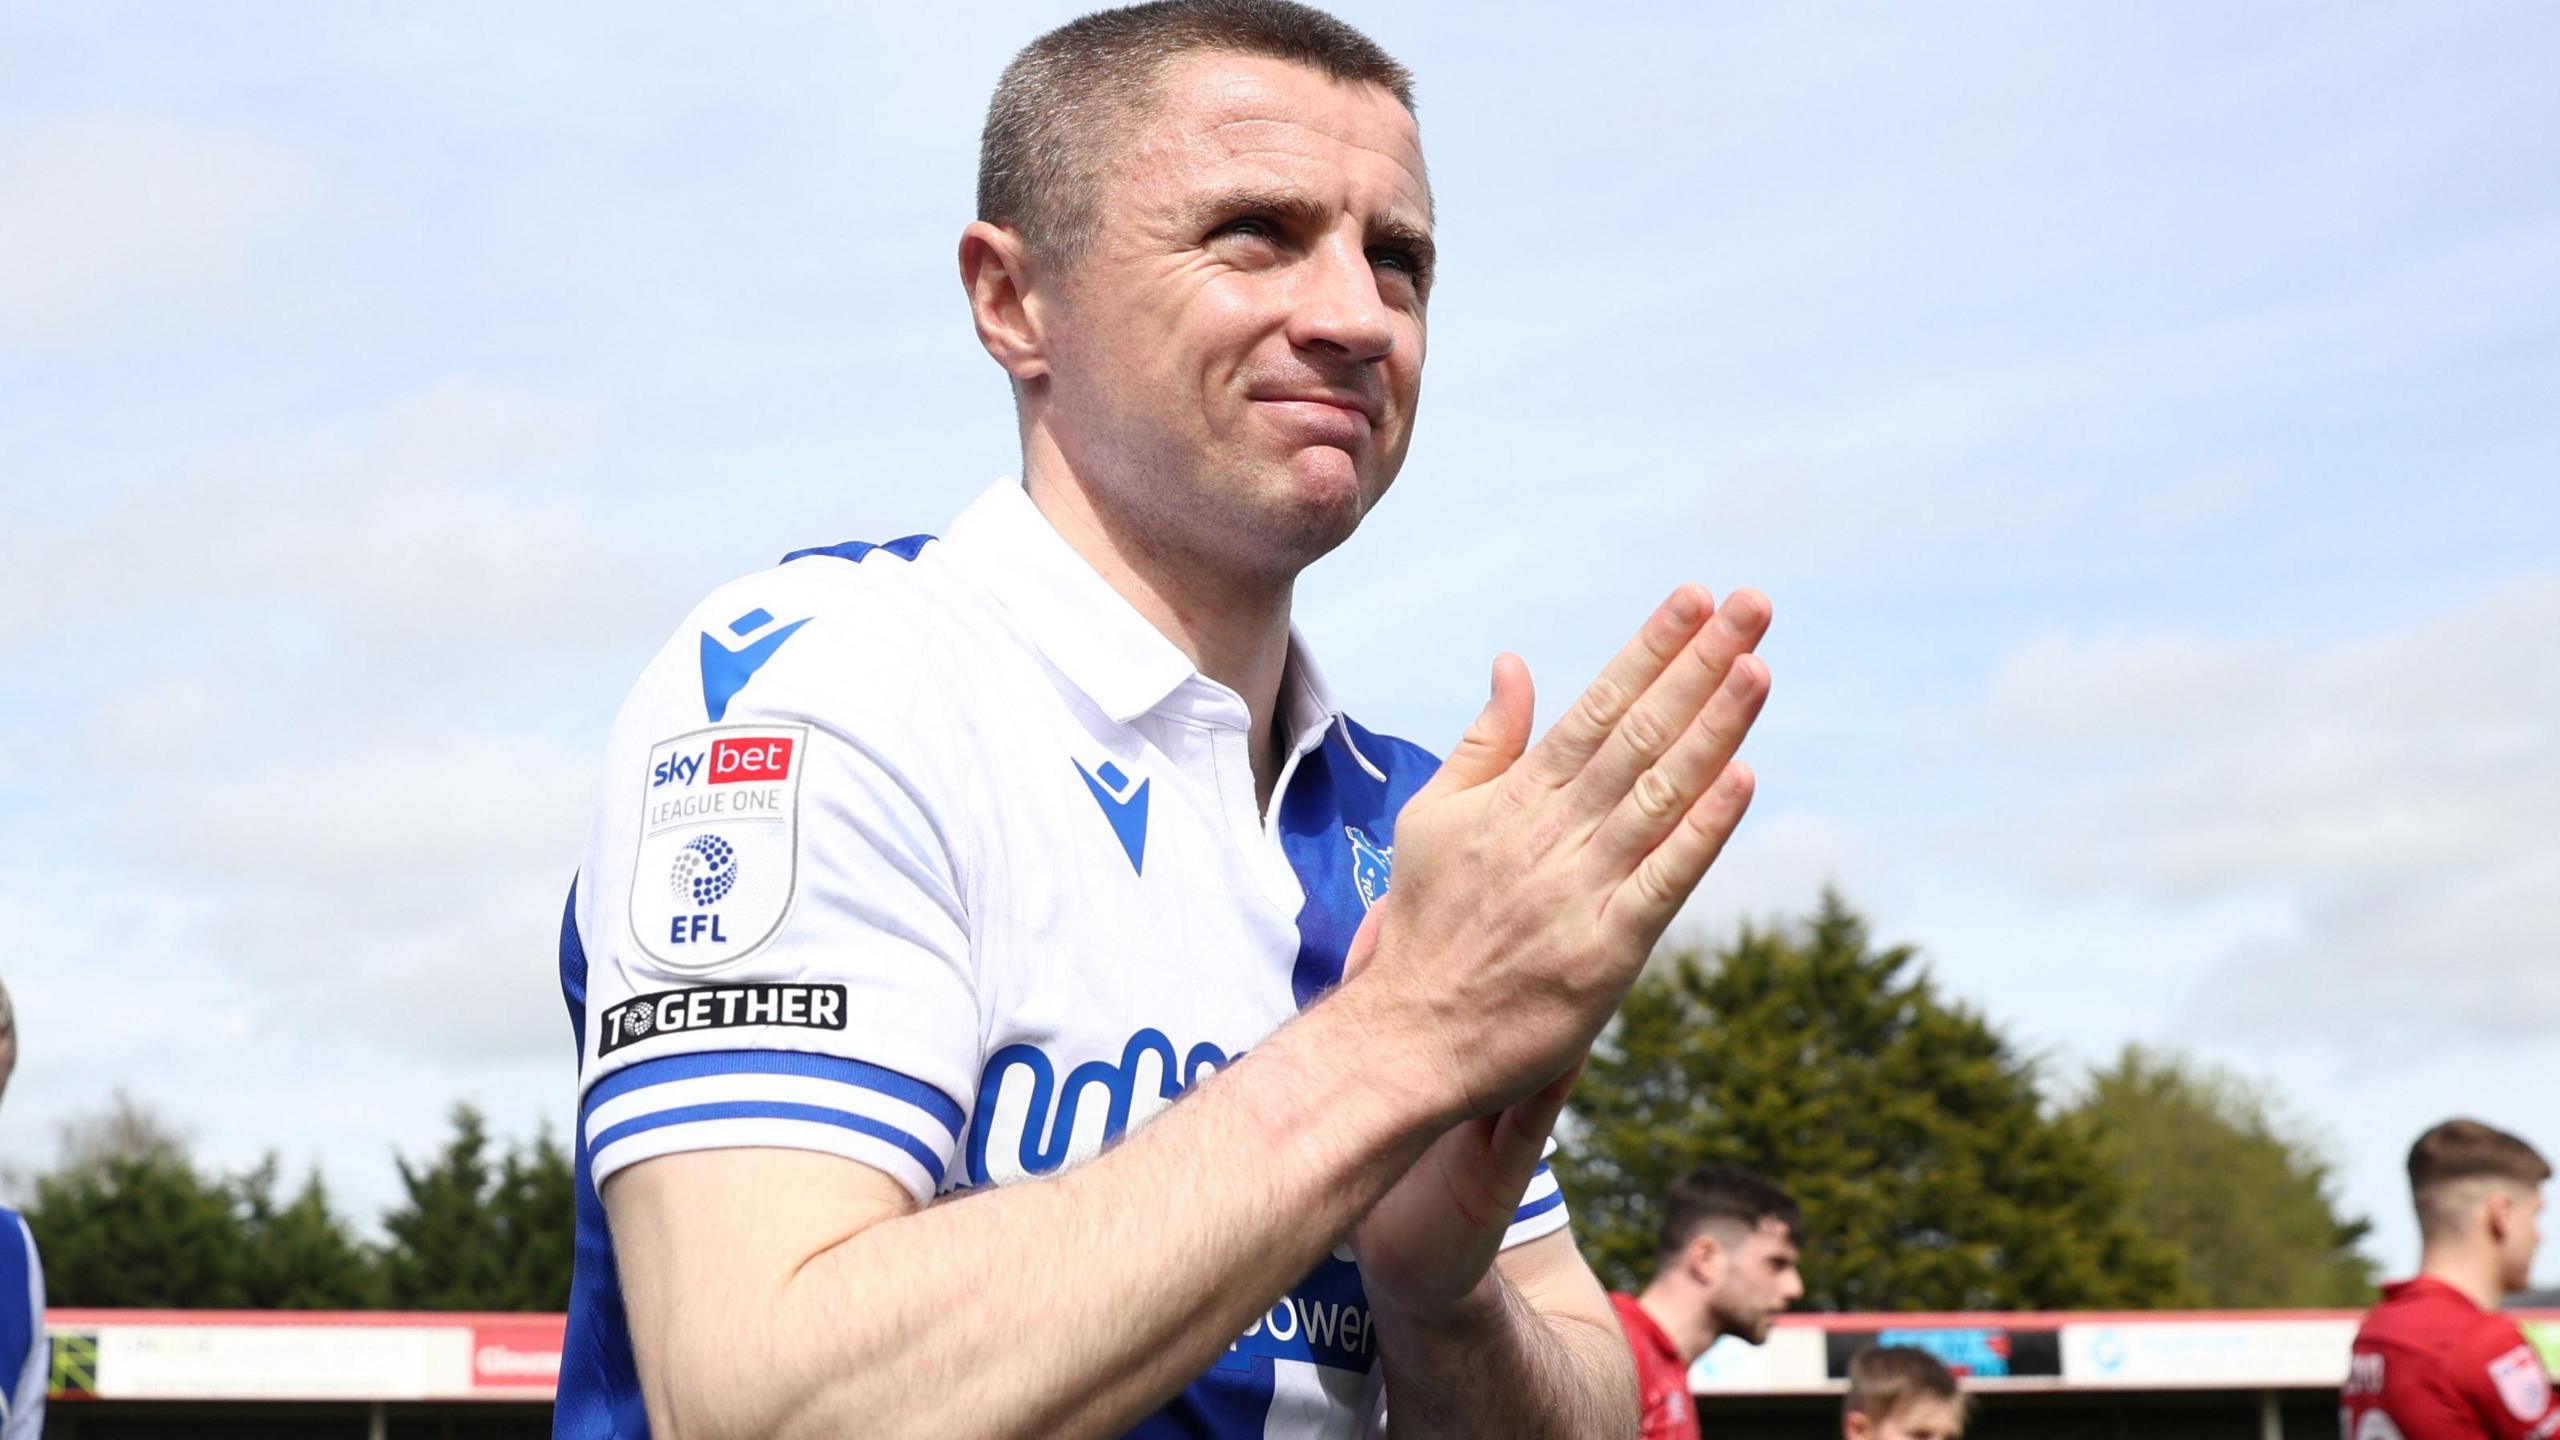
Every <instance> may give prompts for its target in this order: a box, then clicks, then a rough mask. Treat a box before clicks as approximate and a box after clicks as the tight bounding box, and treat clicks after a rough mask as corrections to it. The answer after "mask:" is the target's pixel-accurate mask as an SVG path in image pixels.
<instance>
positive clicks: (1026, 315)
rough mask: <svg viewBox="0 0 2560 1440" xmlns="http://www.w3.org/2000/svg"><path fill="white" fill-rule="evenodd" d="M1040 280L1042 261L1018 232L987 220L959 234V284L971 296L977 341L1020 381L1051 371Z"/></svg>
mask: <svg viewBox="0 0 2560 1440" xmlns="http://www.w3.org/2000/svg"><path fill="white" fill-rule="evenodd" d="M1038 278H1039V265H1038V262H1037V261H1036V260H1035V259H1034V258H1033V257H1032V254H1031V246H1030V244H1029V243H1028V242H1026V241H1025V240H1024V239H1023V238H1022V235H1021V233H1020V232H1018V231H1015V230H1013V229H1010V228H1008V227H1006V226H1002V225H996V224H992V223H990V222H988V221H985V220H973V221H971V222H969V228H967V229H966V230H963V231H961V232H960V286H961V288H962V289H963V290H965V291H967V292H968V295H969V318H970V319H971V320H972V321H974V322H975V323H976V325H977V327H978V343H979V344H981V345H984V346H986V347H987V353H988V354H989V355H992V356H994V357H995V361H996V363H997V364H999V365H1001V366H1003V367H1004V369H1005V373H1006V374H1008V375H1010V376H1012V377H1013V378H1014V379H1015V381H1017V382H1020V381H1027V380H1037V379H1040V378H1041V377H1043V376H1045V375H1047V374H1048V373H1049V361H1048V353H1047V335H1046V328H1045V326H1044V325H1043V324H1042V315H1041V308H1042V307H1041V305H1040V304H1039V300H1038V296H1037V290H1036V282H1037V280H1038Z"/></svg>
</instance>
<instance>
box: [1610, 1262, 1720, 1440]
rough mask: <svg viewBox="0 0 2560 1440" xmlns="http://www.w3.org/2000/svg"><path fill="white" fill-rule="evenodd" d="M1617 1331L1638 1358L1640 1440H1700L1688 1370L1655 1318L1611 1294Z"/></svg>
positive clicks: (1629, 1297) (1631, 1298)
mask: <svg viewBox="0 0 2560 1440" xmlns="http://www.w3.org/2000/svg"><path fill="white" fill-rule="evenodd" d="M1609 1303H1610V1305H1612V1306H1613V1307H1615V1308H1616V1310H1617V1312H1618V1328H1619V1329H1621V1330H1624V1331H1626V1332H1627V1348H1628V1349H1630V1350H1632V1351H1634V1352H1635V1356H1636V1403H1637V1405H1638V1407H1639V1408H1640V1411H1641V1413H1642V1415H1643V1424H1642V1426H1641V1427H1640V1428H1639V1429H1638V1430H1637V1432H1636V1433H1637V1435H1638V1436H1639V1437H1640V1440H1698V1407H1697V1404H1696V1402H1694V1401H1692V1400H1691V1399H1690V1398H1689V1367H1688V1366H1686V1365H1684V1364H1682V1363H1680V1352H1679V1350H1678V1349H1676V1348H1674V1347H1673V1345H1672V1343H1671V1337H1670V1336H1668V1335H1665V1334H1663V1333H1662V1327H1661V1326H1659V1325H1656V1324H1654V1323H1653V1317H1652V1316H1650V1315H1647V1314H1646V1313H1644V1307H1643V1306H1642V1305H1639V1304H1637V1303H1636V1297H1634V1296H1633V1295H1618V1294H1612V1295H1610V1297H1609Z"/></svg>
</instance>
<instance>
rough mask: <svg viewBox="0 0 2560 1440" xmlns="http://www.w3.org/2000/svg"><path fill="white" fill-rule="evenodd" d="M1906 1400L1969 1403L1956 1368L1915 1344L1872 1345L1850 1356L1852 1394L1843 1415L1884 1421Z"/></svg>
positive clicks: (1846, 1401) (1879, 1422) (1842, 1410)
mask: <svg viewBox="0 0 2560 1440" xmlns="http://www.w3.org/2000/svg"><path fill="white" fill-rule="evenodd" d="M1906 1400H1953V1401H1955V1402H1956V1403H1957V1404H1958V1405H1963V1404H1965V1403H1966V1401H1965V1395H1964V1391H1962V1390H1961V1389H1958V1388H1957V1386H1956V1377H1955V1372H1953V1371H1951V1370H1949V1369H1948V1368H1947V1367H1946V1366H1945V1365H1944V1364H1942V1363H1940V1362H1939V1360H1938V1357H1937V1356H1935V1355H1932V1354H1930V1353H1929V1352H1928V1351H1926V1350H1923V1349H1920V1348H1919V1347H1918V1346H1914V1345H1870V1346H1868V1347H1867V1348H1866V1349H1864V1350H1861V1351H1859V1352H1858V1353H1857V1354H1855V1355H1853V1356H1851V1357H1849V1398H1848V1399H1847V1400H1845V1401H1843V1402H1842V1403H1841V1407H1840V1413H1841V1414H1842V1415H1844V1416H1845V1415H1864V1416H1866V1417H1867V1418H1868V1419H1869V1420H1872V1421H1874V1422H1875V1423H1877V1424H1879V1425H1881V1424H1883V1423H1884V1422H1885V1421H1887V1420H1890V1419H1892V1418H1893V1412H1894V1411H1896V1410H1899V1409H1901V1408H1902V1403H1903V1402H1904V1401H1906Z"/></svg>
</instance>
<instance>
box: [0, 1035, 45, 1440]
mask: <svg viewBox="0 0 2560 1440" xmlns="http://www.w3.org/2000/svg"><path fill="white" fill-rule="evenodd" d="M17 1070H18V1010H17V1007H16V1006H14V1005H12V1004H10V1003H9V992H8V989H7V988H6V987H0V1093H5V1092H6V1091H7V1090H8V1088H9V1077H10V1076H12V1075H14V1074H16V1073H17ZM52 1368H53V1343H52V1341H50V1340H48V1339H46V1338H45V1333H44V1260H43V1258H42V1257H41V1256H39V1255H38V1254H37V1253H36V1236H35V1232H34V1231H32V1230H29V1229H28V1228H27V1222H26V1217H24V1216H22V1215H20V1214H19V1213H18V1212H17V1211H15V1210H10V1209H5V1208H0V1440H36V1437H37V1436H39V1435H42V1434H43V1433H44V1392H45V1383H46V1382H47V1381H48V1380H50V1379H51V1378H52V1373H51V1372H52Z"/></svg>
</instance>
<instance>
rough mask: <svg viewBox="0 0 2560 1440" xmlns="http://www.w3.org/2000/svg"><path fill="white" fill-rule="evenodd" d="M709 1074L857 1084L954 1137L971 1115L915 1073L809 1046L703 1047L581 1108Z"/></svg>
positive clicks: (608, 1082)
mask: <svg viewBox="0 0 2560 1440" xmlns="http://www.w3.org/2000/svg"><path fill="white" fill-rule="evenodd" d="M706 1075H801V1076H807V1077H809V1078H811V1079H816V1080H833V1081H836V1082H837V1083H839V1084H843V1085H852V1086H856V1087H858V1088H860V1089H864V1090H869V1091H873V1092H875V1093H877V1094H881V1095H886V1096H888V1097H889V1098H891V1099H893V1100H903V1101H905V1102H907V1103H908V1104H910V1105H913V1106H914V1107H916V1108H917V1109H919V1110H922V1111H923V1112H925V1113H926V1114H928V1115H930V1116H932V1117H933V1118H934V1119H936V1120H939V1121H941V1122H942V1124H943V1126H944V1128H946V1129H948V1130H949V1131H950V1132H951V1137H952V1138H953V1139H954V1140H957V1139H959V1138H960V1126H961V1123H962V1121H963V1120H964V1119H965V1118H966V1117H965V1116H964V1115H963V1114H962V1112H961V1109H960V1102H959V1101H957V1100H954V1099H952V1098H951V1097H950V1096H948V1095H945V1094H943V1093H942V1092H941V1091H940V1090H938V1089H936V1088H935V1087H933V1086H931V1085H928V1084H926V1083H925V1082H924V1081H922V1080H918V1079H916V1078H915V1077H914V1076H911V1075H903V1074H900V1073H899V1072H897V1071H895V1070H890V1069H886V1068H883V1067H881V1066H878V1065H873V1064H869V1063H867V1062H864V1061H861V1060H849V1059H847V1058H845V1057H844V1056H841V1055H813V1054H810V1053H808V1052H807V1051H803V1050H702V1051H697V1052H695V1053H693V1054H690V1055H667V1056H662V1057H660V1058H659V1059H656V1060H643V1061H641V1062H640V1063H639V1064H637V1065H627V1066H624V1067H623V1068H622V1069H620V1070H616V1071H615V1072H613V1073H612V1074H610V1075H607V1076H606V1077H604V1078H603V1079H602V1080H599V1081H597V1082H596V1085H595V1088H594V1089H592V1090H590V1091H588V1092H587V1099H586V1103H585V1104H584V1105H582V1106H580V1107H579V1111H580V1113H581V1114H584V1113H586V1112H587V1111H591V1110H593V1109H595V1107H597V1106H598V1105H601V1104H603V1103H604V1102H606V1101H607V1100H611V1099H615V1098H616V1097H618V1096H623V1095H628V1094H630V1093H631V1092H632V1091H634V1090H640V1089H645V1088H647V1087H648V1086H651V1085H664V1084H666V1083H667V1082H669V1081H672V1080H699V1079H701V1078H702V1077H704V1076H706ZM615 1128H616V1129H619V1128H621V1127H619V1126H616V1127H615Z"/></svg>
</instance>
